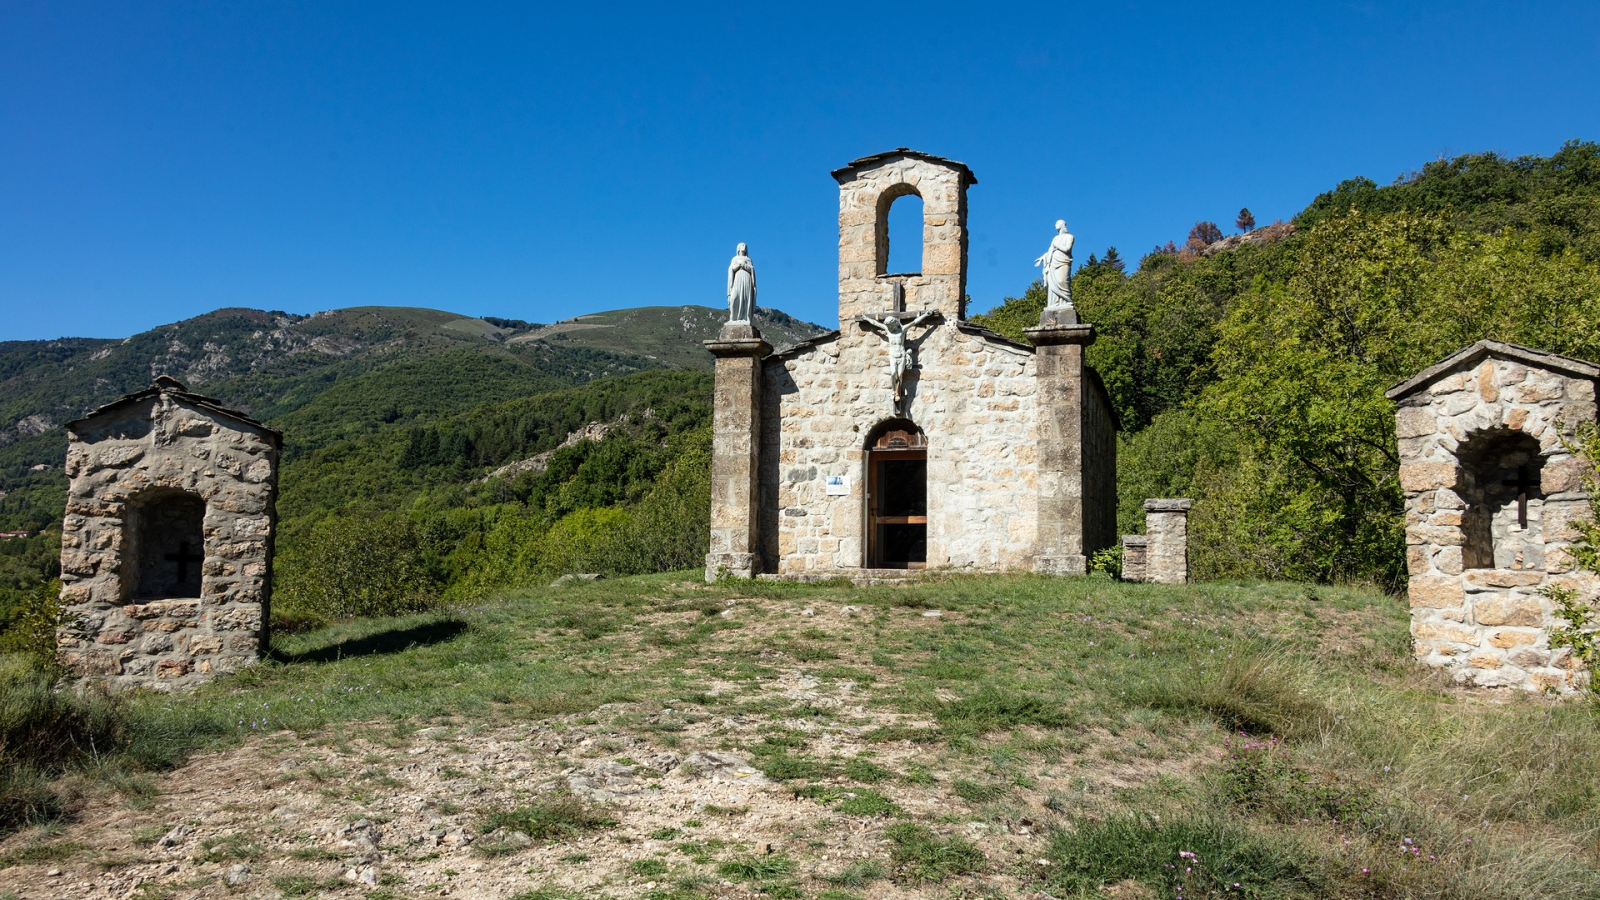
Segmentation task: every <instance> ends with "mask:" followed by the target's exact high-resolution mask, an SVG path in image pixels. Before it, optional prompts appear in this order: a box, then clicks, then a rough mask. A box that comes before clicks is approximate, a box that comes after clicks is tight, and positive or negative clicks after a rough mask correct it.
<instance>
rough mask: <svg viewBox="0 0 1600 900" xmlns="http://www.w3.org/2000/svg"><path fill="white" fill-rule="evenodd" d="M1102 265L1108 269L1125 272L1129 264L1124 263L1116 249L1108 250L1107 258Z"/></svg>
mask: <svg viewBox="0 0 1600 900" xmlns="http://www.w3.org/2000/svg"><path fill="white" fill-rule="evenodd" d="M1100 265H1102V266H1105V267H1106V268H1108V269H1116V270H1117V271H1118V272H1124V271H1126V270H1127V267H1128V264H1127V263H1125V262H1123V261H1122V257H1121V255H1119V254H1118V253H1117V248H1116V247H1107V248H1106V258H1105V259H1102V260H1100Z"/></svg>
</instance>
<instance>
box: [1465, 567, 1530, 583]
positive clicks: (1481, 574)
mask: <svg viewBox="0 0 1600 900" xmlns="http://www.w3.org/2000/svg"><path fill="white" fill-rule="evenodd" d="M1543 580H1544V573H1543V572H1515V571H1507V570H1505V569H1473V570H1472V571H1470V572H1468V573H1467V581H1468V582H1469V583H1471V584H1476V585H1483V586H1484V587H1499V588H1509V587H1527V586H1529V585H1534V584H1538V583H1539V582H1541V581H1543Z"/></svg>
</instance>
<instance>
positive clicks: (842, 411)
mask: <svg viewBox="0 0 1600 900" xmlns="http://www.w3.org/2000/svg"><path fill="white" fill-rule="evenodd" d="M833 176H834V178H835V179H837V181H838V182H839V329H838V330H837V331H834V332H832V333H830V334H826V335H822V336H820V337H817V338H814V339H812V340H809V341H805V342H803V343H801V344H798V345H795V346H792V347H788V348H786V349H782V350H779V351H777V352H773V349H772V347H771V346H769V345H768V344H767V343H766V342H765V341H763V340H762V339H761V336H760V335H759V334H758V333H757V332H756V331H755V329H754V328H753V327H752V326H751V325H749V324H745V323H730V324H729V325H728V326H727V327H726V328H725V329H724V330H723V332H722V334H721V335H720V336H719V339H718V340H715V341H710V342H708V343H707V346H708V348H709V349H710V350H711V352H712V354H713V355H715V357H716V400H715V413H714V419H715V421H714V431H715V438H714V448H713V461H712V504H711V546H710V553H709V554H708V555H707V557H706V576H707V578H714V577H716V576H717V575H719V574H721V573H728V574H733V575H740V576H745V577H749V576H754V575H772V576H777V577H787V578H811V577H825V576H833V575H847V576H870V575H873V574H874V573H878V574H884V573H883V572H882V571H881V570H905V569H920V568H937V569H953V570H962V571H982V572H992V571H1005V570H1030V569H1031V570H1036V571H1042V572H1053V573H1062V574H1081V573H1083V572H1084V571H1085V568H1086V561H1087V558H1088V556H1089V555H1091V554H1092V553H1094V552H1095V551H1096V550H1099V549H1101V548H1105V547H1110V546H1112V545H1113V544H1114V543H1115V542H1116V540H1117V535H1116V515H1115V508H1116V443H1115V433H1116V423H1115V420H1114V414H1113V412H1112V409H1111V403H1110V400H1109V397H1108V396H1107V395H1106V392H1105V388H1104V387H1103V386H1102V385H1101V383H1100V379H1099V377H1098V376H1097V375H1096V374H1095V373H1094V371H1093V370H1092V369H1090V368H1088V367H1087V366H1086V365H1085V364H1084V358H1083V354H1084V348H1085V347H1086V346H1088V345H1089V344H1090V343H1092V342H1093V341H1094V328H1093V327H1092V326H1090V325H1086V324H1079V323H1078V321H1077V317H1076V314H1075V313H1074V312H1073V310H1072V308H1071V307H1070V306H1069V307H1064V308H1060V309H1050V310H1047V311H1046V315H1045V317H1044V321H1043V322H1041V324H1040V326H1039V327H1038V328H1035V329H1032V330H1030V331H1029V332H1028V336H1029V338H1030V340H1031V341H1032V342H1033V343H1032V345H1029V344H1021V343H1017V342H1015V341H1012V340H1009V339H1007V338H1004V337H1002V336H1000V335H998V334H995V333H993V332H990V331H988V330H986V329H984V328H981V327H978V326H976V325H974V324H972V323H969V322H967V321H966V281H967V241H968V230H967V189H968V188H970V187H971V186H973V185H974V184H976V183H977V179H976V178H974V177H973V174H972V172H971V170H969V169H968V168H967V167H966V166H965V165H962V164H961V163H958V162H954V161H952V160H948V159H941V158H940V157H937V156H930V155H928V154H926V153H918V152H915V151H912V150H907V149H904V148H902V149H899V150H894V151H891V152H888V153H880V154H877V155H874V156H868V157H864V158H862V159H858V160H856V161H854V162H852V163H850V164H849V165H847V166H845V167H844V168H842V169H838V170H837V171H835V172H833ZM908 195H916V196H917V197H919V198H920V199H921V201H922V204H923V206H922V233H921V235H920V237H921V245H922V265H921V270H920V271H917V272H903V273H896V272H890V271H888V258H889V240H890V237H891V236H890V234H889V229H888V222H889V207H890V205H891V204H892V203H894V202H895V201H896V200H897V199H899V198H901V197H906V196H908ZM893 237H894V238H895V239H896V240H906V239H908V237H910V236H906V235H894V236H893Z"/></svg>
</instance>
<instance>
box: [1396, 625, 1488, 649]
mask: <svg viewBox="0 0 1600 900" xmlns="http://www.w3.org/2000/svg"><path fill="white" fill-rule="evenodd" d="M1411 636H1412V637H1414V638H1416V639H1418V640H1426V641H1449V642H1451V643H1455V644H1467V645H1470V646H1473V647H1476V646H1478V642H1479V636H1478V630H1477V629H1476V628H1467V627H1464V626H1461V625H1452V624H1449V623H1444V622H1413V623H1412V625H1411Z"/></svg>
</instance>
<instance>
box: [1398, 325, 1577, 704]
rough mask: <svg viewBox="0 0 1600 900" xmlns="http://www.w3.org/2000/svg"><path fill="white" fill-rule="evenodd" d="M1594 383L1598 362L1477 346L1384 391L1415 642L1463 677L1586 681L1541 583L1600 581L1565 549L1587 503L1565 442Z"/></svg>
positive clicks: (1540, 686) (1483, 683) (1557, 686)
mask: <svg viewBox="0 0 1600 900" xmlns="http://www.w3.org/2000/svg"><path fill="white" fill-rule="evenodd" d="M1597 384H1600V366H1596V365H1595V364H1594V363H1591V362H1585V361H1583V360H1580V359H1573V358H1571V357H1568V356H1561V355H1559V354H1555V353H1547V352H1545V351H1542V350H1534V349H1531V348H1528V347H1519V346H1517V345H1515V344H1505V343H1501V342H1499V341H1479V342H1478V343H1476V344H1473V345H1472V346H1470V347H1467V348H1465V349H1463V350H1461V351H1459V352H1457V353H1455V354H1452V355H1451V356H1449V357H1447V358H1446V359H1444V360H1442V361H1441V362H1439V363H1437V364H1436V365H1433V366H1431V367H1429V368H1428V369H1425V370H1424V371H1422V372H1420V373H1418V374H1417V375H1416V376H1415V377H1413V378H1410V379H1408V380H1406V381H1404V382H1402V383H1400V384H1398V385H1395V386H1394V387H1393V388H1391V389H1390V390H1389V391H1388V396H1389V399H1390V400H1393V401H1394V402H1395V404H1396V406H1397V407H1398V409H1397V410H1396V413H1395V435H1396V438H1397V439H1398V449H1399V455H1400V488H1401V490H1403V491H1404V492H1405V503H1406V564H1407V568H1408V569H1409V570H1410V576H1411V578H1410V590H1409V594H1410V599H1411V635H1412V638H1413V641H1414V650H1415V653H1416V656H1417V658H1418V659H1419V660H1421V661H1422V662H1423V663H1425V664H1427V665H1430V666H1434V667H1436V668H1440V669H1444V670H1445V671H1447V672H1449V673H1450V675H1451V677H1452V678H1453V680H1455V681H1458V682H1461V683H1463V684H1471V685H1477V686H1480V687H1519V688H1526V689H1529V690H1547V689H1548V690H1556V691H1567V690H1571V689H1573V688H1574V687H1575V686H1576V685H1577V683H1578V681H1579V679H1580V678H1582V677H1584V676H1583V675H1582V674H1581V673H1580V671H1579V669H1578V666H1577V664H1576V663H1575V661H1574V660H1573V658H1572V657H1571V655H1570V653H1569V652H1568V651H1567V650H1566V649H1564V648H1562V649H1553V648H1551V646H1550V631H1549V629H1550V625H1551V623H1552V620H1553V616H1552V615H1551V602H1550V600H1549V599H1547V598H1546V597H1545V596H1544V595H1543V594H1542V590H1543V589H1544V588H1546V587H1549V586H1552V585H1561V586H1565V587H1570V588H1573V589H1575V590H1578V591H1579V593H1580V594H1586V595H1589V596H1593V595H1594V592H1595V589H1596V587H1597V584H1596V579H1595V578H1594V576H1592V575H1590V574H1589V573H1585V572H1582V571H1581V570H1578V569H1576V567H1575V565H1574V563H1573V560H1572V557H1571V556H1570V555H1568V553H1567V548H1568V547H1569V546H1570V545H1571V542H1572V540H1573V538H1574V537H1575V536H1576V535H1575V533H1574V531H1573V530H1572V527H1571V526H1572V523H1573V522H1576V521H1578V520H1580V519H1582V518H1584V517H1586V516H1587V515H1588V509H1589V496H1588V493H1587V492H1586V489H1585V485H1584V482H1583V474H1584V464H1583V461H1582V460H1580V459H1578V458H1577V457H1575V456H1574V455H1573V454H1572V452H1571V451H1570V449H1569V446H1568V441H1569V440H1570V439H1571V438H1572V437H1573V435H1574V433H1575V431H1576V429H1577V427H1578V425H1580V424H1582V423H1585V422H1589V423H1592V422H1594V421H1595V399H1596V398H1595V389H1596V385H1597Z"/></svg>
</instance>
